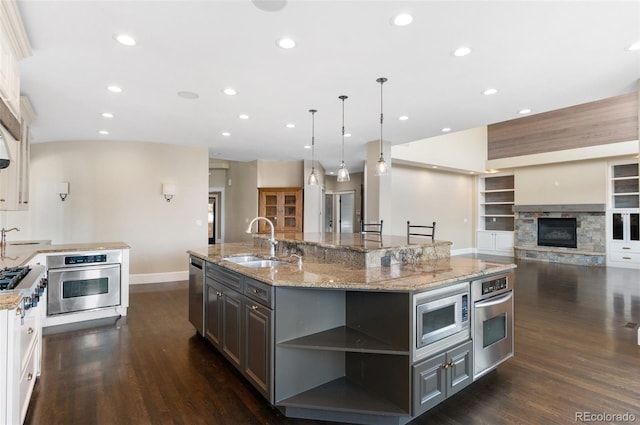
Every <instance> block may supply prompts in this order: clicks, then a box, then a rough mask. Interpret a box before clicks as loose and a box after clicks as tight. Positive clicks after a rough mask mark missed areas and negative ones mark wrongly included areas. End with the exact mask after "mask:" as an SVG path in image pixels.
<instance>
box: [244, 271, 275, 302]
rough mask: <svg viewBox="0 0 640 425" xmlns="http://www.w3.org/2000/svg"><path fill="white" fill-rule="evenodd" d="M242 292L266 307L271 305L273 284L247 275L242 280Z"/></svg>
mask: <svg viewBox="0 0 640 425" xmlns="http://www.w3.org/2000/svg"><path fill="white" fill-rule="evenodd" d="M244 294H245V295H246V296H247V297H249V298H251V299H253V300H255V301H258V302H259V303H261V304H263V305H265V306H267V307H270V308H271V307H272V303H273V286H271V285H268V284H266V283H264V282H260V281H257V280H254V279H251V278H248V277H247V278H245V282H244Z"/></svg>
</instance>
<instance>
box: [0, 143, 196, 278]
mask: <svg viewBox="0 0 640 425" xmlns="http://www.w3.org/2000/svg"><path fill="white" fill-rule="evenodd" d="M207 173H208V152H207V148H205V147H188V146H177V145H168V144H160V143H138V142H115V141H73V142H55V143H40V144H34V145H33V146H32V151H31V184H30V187H31V198H30V203H29V210H28V211H24V212H22V211H20V212H5V213H4V214H3V216H2V218H3V220H2V221H3V223H2V224H3V225H4V226H5V227H6V226H12V227H13V226H17V227H19V228H20V229H21V231H20V233H19V234H13V235H11V236H12V237H13V238H15V239H18V236H19V239H22V240H28V239H50V240H51V241H52V243H54V244H65V243H77V242H109V241H123V242H126V243H127V244H129V245H130V246H131V264H130V270H131V273H132V274H147V273H166V272H176V271H186V270H187V254H186V251H187V250H188V249H193V248H198V247H201V246H203V245H206V243H207V239H206V237H207V198H206V195H205V194H206V193H207ZM61 181H68V182H69V186H70V188H69V197H68V198H67V200H66V201H65V202H62V201H61V200H60V198H59V196H58V195H57V194H56V193H55V190H54V187H55V184H56V183H58V182H61ZM162 183H173V184H175V185H176V187H177V193H176V195H175V197H174V198H173V200H172V201H171V202H166V201H165V199H164V197H163V196H162V193H161V186H162Z"/></svg>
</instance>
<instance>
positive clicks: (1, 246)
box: [0, 227, 20, 255]
mask: <svg viewBox="0 0 640 425" xmlns="http://www.w3.org/2000/svg"><path fill="white" fill-rule="evenodd" d="M13 230H15V231H17V232H19V231H20V229H18V228H17V227H12V228H11V229H5V228H4V227H3V228H2V229H1V230H0V250H1V251H2V252H1V253H2V255H4V250H5V248H6V247H7V233H9V232H11V231H13Z"/></svg>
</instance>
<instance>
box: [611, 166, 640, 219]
mask: <svg viewBox="0 0 640 425" xmlns="http://www.w3.org/2000/svg"><path fill="white" fill-rule="evenodd" d="M638 168H639V166H638V162H632V163H623V164H615V165H612V167H611V207H612V208H639V207H640V174H639V172H638Z"/></svg>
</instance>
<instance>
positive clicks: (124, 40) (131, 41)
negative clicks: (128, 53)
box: [113, 34, 136, 46]
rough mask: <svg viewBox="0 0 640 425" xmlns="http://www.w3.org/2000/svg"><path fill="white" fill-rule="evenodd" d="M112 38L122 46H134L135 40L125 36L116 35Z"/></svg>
mask: <svg viewBox="0 0 640 425" xmlns="http://www.w3.org/2000/svg"><path fill="white" fill-rule="evenodd" d="M113 38H114V39H115V40H116V41H117V42H118V43H120V44H122V45H123V46H135V45H136V40H135V39H134V38H133V37H131V36H130V35H127V34H116V35H114V36H113Z"/></svg>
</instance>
